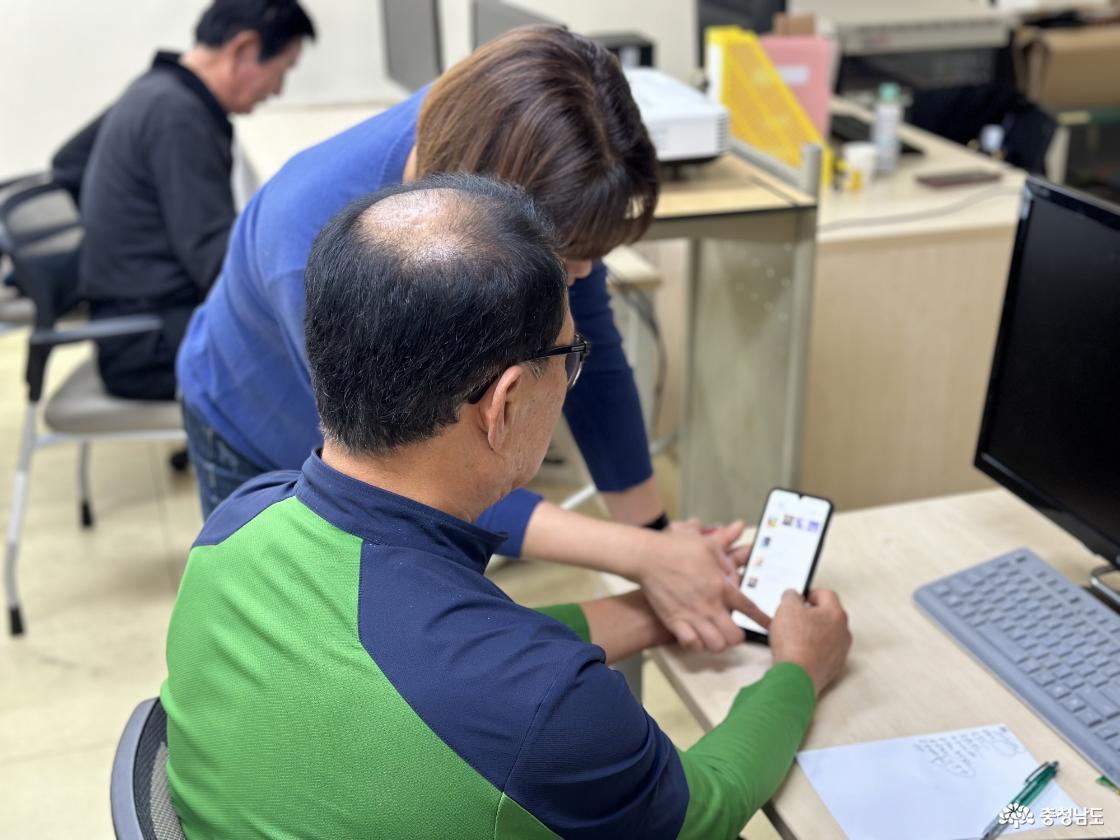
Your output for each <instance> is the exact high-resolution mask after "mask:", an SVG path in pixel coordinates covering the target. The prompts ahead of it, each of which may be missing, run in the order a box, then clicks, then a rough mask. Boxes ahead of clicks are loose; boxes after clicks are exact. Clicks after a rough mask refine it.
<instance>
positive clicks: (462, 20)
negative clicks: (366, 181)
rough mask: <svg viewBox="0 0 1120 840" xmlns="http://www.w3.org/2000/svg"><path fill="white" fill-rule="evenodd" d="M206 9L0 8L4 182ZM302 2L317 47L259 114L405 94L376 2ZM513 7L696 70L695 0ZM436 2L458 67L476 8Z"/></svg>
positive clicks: (83, 2) (109, 97) (685, 72)
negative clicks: (390, 71)
mask: <svg viewBox="0 0 1120 840" xmlns="http://www.w3.org/2000/svg"><path fill="white" fill-rule="evenodd" d="M207 2H208V0H0V178H3V177H5V176H11V175H17V174H21V173H23V172H28V171H34V170H40V169H43V168H45V167H46V166H47V163H48V161H49V159H50V156H51V155H52V154H53V152H54V151H55V150H56V149H57V148H58V146H59V145H61V143H62V142H63V141H65V140H66V139H67V138H68V137H69V136H70V135H71V134H73V133H74V132H75V131H76V130H77V129H78V128H80V127H81V126H82V125H84V124H85V123H86V122H87V121H88V120H89V119H91V118H92V117H93V116H95V115H96V114H98V113H99V112H100V111H101V110H102V109H103V108H105V107H106V106H107V105H109V104H110V103H111V102H113V101H114V100H115V99H116V97H117V96H118V95H119V94H120V92H121V91H122V90H123V89H124V87H125V86H126V85H127V84H128V82H129V81H130V80H131V79H133V78H135V77H136V76H137V75H139V74H140V73H142V72H143V71H144V69H145V68H146V67H147V66H148V64H149V63H150V62H151V57H152V55H153V54H154V52H155V50H156V49H157V48H160V47H165V48H169V49H179V50H181V49H184V48H185V47H187V46H189V45H190V42H191V40H192V32H193V29H194V24H195V23H196V21H197V18H198V15H199V13H200V12H201V11H202V9H203V8H205V6H206V4H207ZM304 2H305V3H306V5H307V8H308V9H309V10H310V12H311V14H312V16H313V17H314V19H315V23H316V28H317V29H318V32H319V37H318V40H317V41H316V42H315V43H313V44H309V45H308V46H307V48H306V49H305V52H304V55H303V58H302V59H301V61H300V64H299V66H298V67H297V68H296V69H295V70H294V71H293V72H292V73H291V75H290V76H289V81H288V88H287V90H286V91H285V93H284V95H283V97H281V98H280V99H279V100H275V101H274V102H273V103H271V104H269V105H266V106H264V109H262V110H266V109H283V108H285V107H286V106H289V105H293V104H303V103H326V102H368V101H378V102H385V101H393V100H394V99H396V98H397V97H398V96H399V95H400V89H399V88H397V87H396V85H394V84H393V83H392V82H390V81H388V80H387V79H386V78H385V74H384V66H383V61H384V59H383V56H382V52H383V51H382V47H381V19H382V18H381V6H380V2H379V0H304ZM515 2H516V4H517V5H520V6H522V7H524V8H526V9H529V10H531V11H536V12H538V13H540V14H541V15H544V16H547V17H549V18H552V19H554V20H557V21H559V22H561V23H565V24H567V25H568V26H570V27H571V28H572V29H573V30H576V31H578V32H596V31H599V32H603V31H611V30H613V31H621V30H637V31H640V32H642V33H644V34H646V35H647V36H649V37H650V38H652V39H653V40H654V41H655V42H656V44H657V56H658V64H659V65H660V66H661V67H662V69H664V70H666V71H667V72H669V73H672V74H673V75H676V76H678V77H680V78H687V77H688V76H689V74H690V73H691V72H692V69H693V68H694V66H695V64H696V60H695V56H694V53H695V43H696V3H695V0H515ZM440 5H441V20H442V34H443V45H444V58H445V60H446V61H447V62H448V63H451V62H453V61H457V60H458V59H459V58H462V57H463V56H465V55H466V54H467V53H468V52H469V51H470V38H471V34H470V31H471V30H470V14H469V11H470V0H440ZM247 119H248V120H252V119H253V117H249V118H247ZM240 124H241V123H240V122H239V125H240Z"/></svg>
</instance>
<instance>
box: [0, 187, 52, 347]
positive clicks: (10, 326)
mask: <svg viewBox="0 0 1120 840" xmlns="http://www.w3.org/2000/svg"><path fill="white" fill-rule="evenodd" d="M49 180H50V176H49V175H47V173H46V172H36V173H34V174H32V175H21V176H20V177H18V178H11V179H9V180H7V181H4V182H2V183H0V204H3V203H4V201H6V200H7V198H8V197H9V196H12V195H15V194H16V193H17V192H19V191H20V190H23V189H27V188H28V187H33V186H36V185H38V184H45V183H47V181H49ZM8 263H9V260H8V255H7V254H6V253H5V252H4V249H3V248H0V335H3V334H4V333H6V332H11V331H12V330H16V329H21V328H23V327H30V326H31V325H32V324H33V323H34V321H35V306H34V305H33V304H32V303H31V301H30V300H29V299H28V298H27V297H25V296H24V295H22V294H20V292H19V289H17V288H16V287H15V286H13V285H11V284H10V283H9V282H8V281H9V276H10V278H11V279H12V280H14V279H15V272H14V271H12V269H11V266H10V265H9V264H8Z"/></svg>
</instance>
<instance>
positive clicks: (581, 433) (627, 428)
mask: <svg viewBox="0 0 1120 840" xmlns="http://www.w3.org/2000/svg"><path fill="white" fill-rule="evenodd" d="M570 300H571V307H572V318H573V320H574V321H575V324H576V330H578V331H579V332H580V333H581V334H582V335H583V336H584V337H585V338H587V339H589V340H590V341H591V356H590V357H589V358H588V360H587V364H586V365H585V366H584V369H583V375H582V376H581V377H580V380H579V383H578V384H577V385H576V387H575V388H573V389H572V391H571V393H570V394H568V399H567V401H566V402H565V403H564V416H565V417H566V418H567V420H568V426H569V427H570V428H571V430H572V435H573V436H574V437H575V439H576V443H577V444H578V445H579V451H580V453H582V455H583V459H584V461H586V462H587V468H588V469H589V470H590V471H591V477H592V479H593V480H594V481H595V486H596V487H598V488H599V489H600V490H602V491H606V492H618V491H621V490H627V489H629V488H631V487H633V486H634V485H635V484H641V483H642V482H643V481H645V480H646V479H647V478H649V477H650V476H651V475H653V465H652V463H651V462H650V458H649V441H648V440H647V438H646V428H645V421H644V420H643V418H642V405H641V402H640V401H639V399H638V386H637V384H636V383H635V382H634V372H633V371H632V370H631V369H630V365H629V363H627V361H626V356H625V355H624V354H623V352H622V336H621V335H619V332H618V327H616V326H615V323H614V314H613V313H612V312H611V304H610V295H609V293H608V292H607V269H606V266H604V265H603V264H602V263H596V265H595V268H594V269H593V270H592V272H591V274H589V275H588V276H587V277H584V278H583V279H581V280H576V282H575V283H574V284H573V285H572V289H571V294H570Z"/></svg>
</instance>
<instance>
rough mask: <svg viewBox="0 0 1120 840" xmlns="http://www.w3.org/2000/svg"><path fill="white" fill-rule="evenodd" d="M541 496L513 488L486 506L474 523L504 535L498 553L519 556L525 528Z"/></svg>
mask: <svg viewBox="0 0 1120 840" xmlns="http://www.w3.org/2000/svg"><path fill="white" fill-rule="evenodd" d="M541 498H542V497H541V496H539V495H537V494H536V493H530V492H529V491H528V490H514V491H513V492H512V493H510V494H509V495H508V496H506V497H505V498H504V499H501V500H499V501H498V502H496V503H495V504H493V505H491V506H490V507H488V508H486V510H484V511H483V512H482V515H481V516H479V517H478V519H477V520H476V521H475V523H474V524H475V525H477V526H478V527H479V528H485V529H486V530H487V531H494V532H495V533H499V534H505V535H506V541H505V542H504V543H502V544H501V545H500V546H498V554H504V555H506V556H507V557H520V556H521V545H522V543H524V542H525V529H526V528H527V527H528V526H529V518H530V517H531V516H532V515H533V511H534V510H536V509H537V505H539V504H540V503H541Z"/></svg>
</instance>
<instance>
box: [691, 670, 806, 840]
mask: <svg viewBox="0 0 1120 840" xmlns="http://www.w3.org/2000/svg"><path fill="white" fill-rule="evenodd" d="M815 708H816V692H815V691H814V690H813V683H812V681H811V680H810V679H809V675H808V674H807V673H805V670H804V669H803V668H802V667H801V666H799V665H794V664H793V663H791V662H780V663H778V664H777V665H775V666H774V667H773V668H771V669H770V670H769V671H768V672H767V674H766V676H764V677H763V678H762V679H761V680H759V681H758V682H756V683H754V684H753V685H748V686H747V687H746V688H744V689H743V690H742V691H740V692H739V695H738V696H737V697H736V698H735V702H734V703H733V704H732V706H731V711H730V712H728V714H727V717H726V718H724V719H723V722H722V723H720V724H719V725H718V726H717V727H715V728H714V729H713V730H712V731H711V732H709V733H708V734H706V735H705V736H704V737H703V738H701V739H700V740H699V741H697V743H696V745H695V746H693V747H692V749H689V750H686V751H684V752H682V753H681V754H680V756H681V764H682V765H683V766H684V775H685V779H686V780H687V781H688V810H687V811H686V812H685V818H684V825H683V826H682V827H681V831H680V834H679V835H678V837H680V838H703V840H709V838H721V837H728V838H731V837H736V836H737V835H738V833H739V832H740V831H742V830H743V826H744V825H746V824H747V820H748V819H750V817H751V815H752V814H753V813H754V812H755V811H757V810H758V809H759V808H761V807H762V806H763V804H765V803H766V802H767V801H768V800H769V799H770V797H772V796H773V795H774V793H775V792H776V791H777V790H778V786H779V785H781V783H782V780H783V779H784V778H785V777H786V774H787V773H788V772H789V769H790V766H791V765H792V764H793V759H794V757H795V756H796V754H797V748H798V746H800V744H801V739H802V738H804V737H805V731H806V730H807V729H808V728H809V720H810V718H812V716H813V710H814V709H815Z"/></svg>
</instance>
